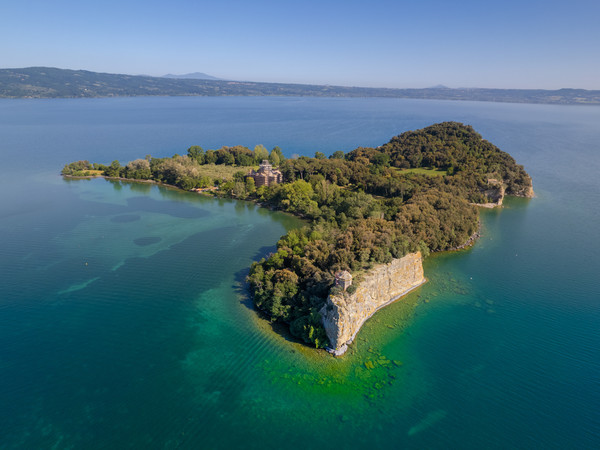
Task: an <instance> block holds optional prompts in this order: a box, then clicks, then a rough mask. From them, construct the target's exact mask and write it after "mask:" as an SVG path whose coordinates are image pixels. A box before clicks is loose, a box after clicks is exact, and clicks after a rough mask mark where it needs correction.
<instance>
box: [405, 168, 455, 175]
mask: <svg viewBox="0 0 600 450" xmlns="http://www.w3.org/2000/svg"><path fill="white" fill-rule="evenodd" d="M397 170H398V172H400V173H419V174H421V175H427V176H430V177H443V176H444V175H447V172H446V171H445V170H440V169H428V168H427V167H417V168H415V169H397Z"/></svg>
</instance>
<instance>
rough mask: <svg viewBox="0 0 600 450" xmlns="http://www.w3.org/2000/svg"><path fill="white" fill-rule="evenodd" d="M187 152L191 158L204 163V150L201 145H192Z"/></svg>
mask: <svg viewBox="0 0 600 450" xmlns="http://www.w3.org/2000/svg"><path fill="white" fill-rule="evenodd" d="M187 154H188V156H189V157H190V158H192V159H193V160H195V161H197V162H198V164H204V150H203V149H202V147H200V146H199V145H192V146H191V147H190V148H188V151H187Z"/></svg>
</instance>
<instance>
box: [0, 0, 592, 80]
mask: <svg viewBox="0 0 600 450" xmlns="http://www.w3.org/2000/svg"><path fill="white" fill-rule="evenodd" d="M0 17H2V25H1V26H0V42H1V44H0V67H2V68H16V67H29V66H52V67H59V68H66V69H86V70H92V71H98V72H111V73H129V74H147V75H159V76H160V75H164V74H166V73H189V72H206V73H208V74H211V75H214V76H217V77H221V78H228V79H237V80H249V81H272V82H290V83H314V84H336V85H348V86H377V87H380V86H381V87H429V86H433V85H437V84H445V85H447V86H450V87H499V88H544V89H557V88H561V87H572V88H586V89H600V0H569V1H566V0H564V1H560V2H558V1H554V0H545V1H541V0H540V1H537V0H536V1H532V0H519V1H513V0H503V1H498V0H495V1H489V0H476V1H471V0H467V1H462V0H459V1H450V0H443V1H442V0H412V1H405V0H399V1H381V0H362V1H354V0H344V1H341V0H333V1H327V0H321V1H313V0H303V1H293V2H292V1H287V0H277V1H275V0H273V1H271V0H246V1H231V0H213V1H202V0H196V1H183V0H171V1H166V0H163V1H160V2H159V1H154V0H145V1H133V0H119V1H116V0H95V1H86V0H78V1H70V0H52V1H49V0H43V1H29V0H18V1H17V0H14V1H4V2H2V4H1V6H0Z"/></svg>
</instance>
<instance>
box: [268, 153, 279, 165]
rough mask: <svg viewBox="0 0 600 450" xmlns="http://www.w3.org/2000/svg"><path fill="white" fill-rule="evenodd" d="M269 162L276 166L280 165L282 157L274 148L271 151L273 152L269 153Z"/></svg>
mask: <svg viewBox="0 0 600 450" xmlns="http://www.w3.org/2000/svg"><path fill="white" fill-rule="evenodd" d="M269 162H270V163H271V164H273V165H274V166H278V165H279V163H280V162H281V159H280V158H279V154H278V153H276V152H275V149H273V150H272V151H271V154H270V155H269Z"/></svg>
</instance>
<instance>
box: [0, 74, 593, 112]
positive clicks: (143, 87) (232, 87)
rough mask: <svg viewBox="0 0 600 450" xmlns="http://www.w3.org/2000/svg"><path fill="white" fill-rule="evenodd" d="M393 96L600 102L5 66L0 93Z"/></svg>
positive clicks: (570, 94)
mask: <svg viewBox="0 0 600 450" xmlns="http://www.w3.org/2000/svg"><path fill="white" fill-rule="evenodd" d="M148 95H162V96H184V95H185V96H192V95H194V96H296V97H387V98H415V99H430V100H472V101H490V102H511V103H551V104H600V91H588V90H585V89H560V90H555V91H549V90H542V89H462V88H461V89H449V88H446V87H434V88H426V89H388V88H364V87H344V86H319V85H311V84H284V83H256V82H250V81H226V80H198V79H189V78H185V79H180V78H163V77H148V76H137V75H121V74H110V73H98V72H89V71H87V70H68V69H56V68H51V67H28V68H25V69H0V98H80V97H133V96H148Z"/></svg>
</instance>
